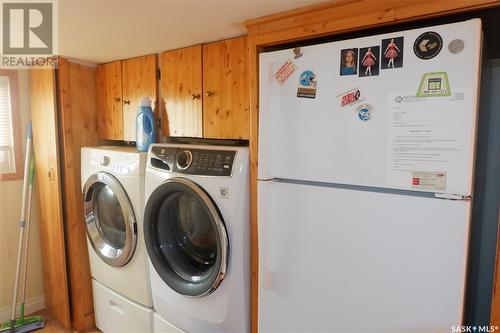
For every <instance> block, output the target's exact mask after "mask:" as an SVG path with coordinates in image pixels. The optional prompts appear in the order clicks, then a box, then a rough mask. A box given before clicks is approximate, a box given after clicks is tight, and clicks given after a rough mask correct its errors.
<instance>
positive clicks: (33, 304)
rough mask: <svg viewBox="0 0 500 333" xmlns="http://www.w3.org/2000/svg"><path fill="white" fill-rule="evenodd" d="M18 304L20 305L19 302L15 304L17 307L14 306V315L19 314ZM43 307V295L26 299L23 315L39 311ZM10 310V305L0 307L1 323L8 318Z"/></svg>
mask: <svg viewBox="0 0 500 333" xmlns="http://www.w3.org/2000/svg"><path fill="white" fill-rule="evenodd" d="M19 306H20V303H19V304H17V307H16V316H19ZM43 309H45V297H44V296H43V295H42V296H38V297H33V298H30V299H27V300H26V301H25V302H24V313H25V315H28V314H30V313H33V312H37V311H40V310H43ZM11 311H12V309H11V307H10V306H5V307H3V308H0V323H3V322H4V321H5V320H8V319H10V312H11Z"/></svg>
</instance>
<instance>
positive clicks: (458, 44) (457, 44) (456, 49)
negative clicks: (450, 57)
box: [448, 39, 465, 54]
mask: <svg viewBox="0 0 500 333" xmlns="http://www.w3.org/2000/svg"><path fill="white" fill-rule="evenodd" d="M464 48H465V43H464V41H463V40H462V39H454V40H452V41H451V42H450V44H448V50H449V51H450V52H451V53H454V54H457V53H460V52H462V51H463V50H464Z"/></svg>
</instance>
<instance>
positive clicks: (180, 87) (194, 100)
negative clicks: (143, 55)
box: [160, 45, 203, 137]
mask: <svg viewBox="0 0 500 333" xmlns="http://www.w3.org/2000/svg"><path fill="white" fill-rule="evenodd" d="M201 53H202V51H201V45H195V46H191V47H186V48H183V49H178V50H173V51H166V52H163V53H162V54H161V56H160V66H161V96H162V101H161V102H162V103H163V106H164V110H165V114H164V115H162V117H161V118H162V122H163V123H162V134H163V135H164V136H169V135H171V136H193V137H201V136H202V134H203V133H202V119H203V116H202V100H203V91H202V60H201Z"/></svg>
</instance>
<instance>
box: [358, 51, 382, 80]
mask: <svg viewBox="0 0 500 333" xmlns="http://www.w3.org/2000/svg"><path fill="white" fill-rule="evenodd" d="M379 54H380V46H370V47H364V48H361V49H360V50H359V57H360V58H361V60H360V61H359V76H360V77H363V76H376V75H378V73H379V58H380V56H379Z"/></svg>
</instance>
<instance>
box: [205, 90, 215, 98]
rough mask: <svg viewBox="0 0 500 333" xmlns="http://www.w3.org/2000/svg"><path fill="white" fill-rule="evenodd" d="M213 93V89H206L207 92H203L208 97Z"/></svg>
mask: <svg viewBox="0 0 500 333" xmlns="http://www.w3.org/2000/svg"><path fill="white" fill-rule="evenodd" d="M213 94H214V92H213V91H210V90H207V92H206V93H205V96H207V97H210V96H213Z"/></svg>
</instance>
